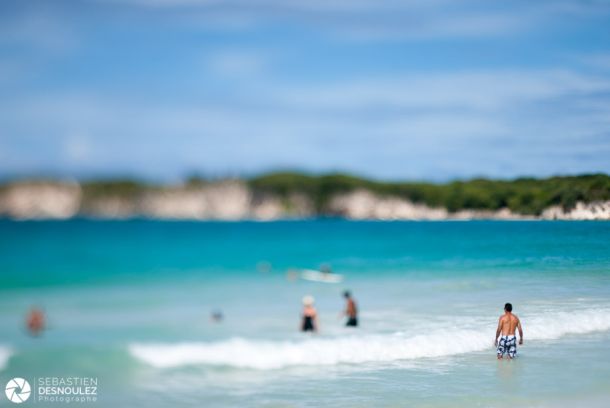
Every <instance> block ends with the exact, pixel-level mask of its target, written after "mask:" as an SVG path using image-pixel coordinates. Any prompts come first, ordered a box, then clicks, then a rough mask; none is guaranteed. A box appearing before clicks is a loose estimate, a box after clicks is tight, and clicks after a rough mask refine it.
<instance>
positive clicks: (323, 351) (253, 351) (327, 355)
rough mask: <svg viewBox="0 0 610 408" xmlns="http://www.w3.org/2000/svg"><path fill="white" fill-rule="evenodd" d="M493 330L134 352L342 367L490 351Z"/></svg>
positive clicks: (589, 328) (528, 326) (261, 364)
mask: <svg viewBox="0 0 610 408" xmlns="http://www.w3.org/2000/svg"><path fill="white" fill-rule="evenodd" d="M522 320H523V321H524V327H525V335H526V340H527V341H528V342H530V341H541V340H553V339H558V338H560V337H562V336H565V335H567V334H584V333H591V332H595V331H606V330H610V310H604V309H595V310H585V311H579V312H565V313H553V314H545V315H543V316H540V317H533V318H527V319H525V318H523V317H522ZM494 330H495V326H494V325H491V326H486V327H479V328H473V329H463V330H455V329H453V328H452V329H451V330H448V328H442V327H439V328H438V330H435V331H433V332H429V333H427V334H421V335H415V336H409V335H405V334H404V333H396V334H394V335H389V334H378V335H374V334H369V335H361V336H357V335H350V336H343V337H333V338H324V337H317V338H311V339H307V340H302V341H261V340H248V339H242V338H233V339H230V340H226V341H221V342H215V343H177V344H132V345H131V346H130V347H129V350H130V353H131V354H132V355H133V356H134V357H136V358H137V359H139V360H141V361H143V362H145V363H147V364H150V365H152V366H155V367H159V368H168V367H178V366H185V365H217V366H231V367H239V368H252V369H261V370H265V369H277V368H283V367H288V366H305V365H336V364H341V363H347V364H349V363H352V364H355V363H365V362H390V361H397V360H409V359H418V358H426V357H445V356H453V355H459V354H464V353H470V352H475V351H482V350H485V349H488V348H490V347H491V340H492V337H493V335H492V333H493V331H494Z"/></svg>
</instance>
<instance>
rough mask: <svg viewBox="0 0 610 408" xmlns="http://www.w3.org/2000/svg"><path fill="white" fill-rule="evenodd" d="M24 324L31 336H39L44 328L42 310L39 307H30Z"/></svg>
mask: <svg viewBox="0 0 610 408" xmlns="http://www.w3.org/2000/svg"><path fill="white" fill-rule="evenodd" d="M26 326H27V329H28V331H29V332H30V334H31V335H32V336H39V335H40V334H41V333H42V331H43V330H44V329H45V318H44V312H43V311H42V310H41V309H39V308H36V307H34V308H32V309H31V310H30V312H29V313H28V315H27V318H26Z"/></svg>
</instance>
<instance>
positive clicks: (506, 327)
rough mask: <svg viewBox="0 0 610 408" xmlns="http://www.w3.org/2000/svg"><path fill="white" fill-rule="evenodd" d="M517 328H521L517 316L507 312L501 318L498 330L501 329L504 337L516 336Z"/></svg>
mask: <svg viewBox="0 0 610 408" xmlns="http://www.w3.org/2000/svg"><path fill="white" fill-rule="evenodd" d="M517 327H521V322H520V321H519V318H518V317H517V316H516V315H514V314H512V313H510V312H506V313H505V314H503V315H502V316H500V321H499V322H498V328H499V329H500V331H501V333H502V336H514V335H515V331H516V330H517Z"/></svg>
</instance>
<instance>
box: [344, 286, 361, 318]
mask: <svg viewBox="0 0 610 408" xmlns="http://www.w3.org/2000/svg"><path fill="white" fill-rule="evenodd" d="M343 297H344V298H345V301H346V305H345V311H344V312H343V314H344V315H345V316H347V322H345V325H346V326H347V327H356V326H358V309H357V308H356V302H355V301H354V299H353V298H352V295H351V293H350V292H349V291H348V290H346V291H345V292H343Z"/></svg>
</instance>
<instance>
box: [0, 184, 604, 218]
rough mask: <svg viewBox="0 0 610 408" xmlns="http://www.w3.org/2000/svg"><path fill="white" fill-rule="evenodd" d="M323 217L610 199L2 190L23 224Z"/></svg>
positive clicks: (42, 187)
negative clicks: (484, 202) (458, 201)
mask: <svg viewBox="0 0 610 408" xmlns="http://www.w3.org/2000/svg"><path fill="white" fill-rule="evenodd" d="M320 216H332V217H341V218H346V219H353V220H473V219H496V220H530V219H531V220H534V219H539V220H610V201H596V202H589V203H585V202H582V201H579V202H577V203H576V205H575V206H574V208H571V209H568V210H566V209H564V208H562V207H561V206H551V207H548V208H546V209H545V210H544V211H542V213H541V214H540V215H538V216H532V215H523V214H518V213H514V212H512V211H511V210H509V209H508V208H501V209H499V210H495V211H490V210H477V209H466V210H459V211H456V212H450V211H448V210H447V209H446V208H442V207H438V208H433V207H429V206H427V205H425V204H420V203H414V202H411V201H409V200H407V199H405V198H402V197H397V196H381V195H378V194H375V193H373V192H371V191H369V190H366V189H356V190H354V191H350V192H344V193H336V194H334V195H332V196H331V198H330V200H329V201H328V203H326V204H325V206H324V208H323V209H322V210H319V209H317V208H316V205H315V203H314V202H313V201H312V200H311V199H310V198H309V197H308V196H307V195H306V194H299V193H291V194H289V195H287V196H280V195H277V194H271V193H262V192H258V191H254V190H253V189H252V188H250V187H249V186H248V185H247V183H245V182H243V181H239V180H228V181H219V182H210V183H205V184H203V185H196V186H192V185H180V186H167V187H156V188H150V189H145V190H143V191H141V192H138V193H137V194H131V195H124V194H123V195H122V194H114V193H107V194H103V195H96V196H94V197H90V196H87V194H85V193H84V191H83V188H82V187H81V186H80V185H79V184H78V183H76V182H19V183H12V184H9V185H5V186H3V187H2V189H1V190H0V217H2V218H9V219H15V220H30V219H59V220H62V219H70V218H74V217H87V218H98V219H130V218H151V219H168V220H260V221H271V220H280V219H303V218H316V217H320Z"/></svg>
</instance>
